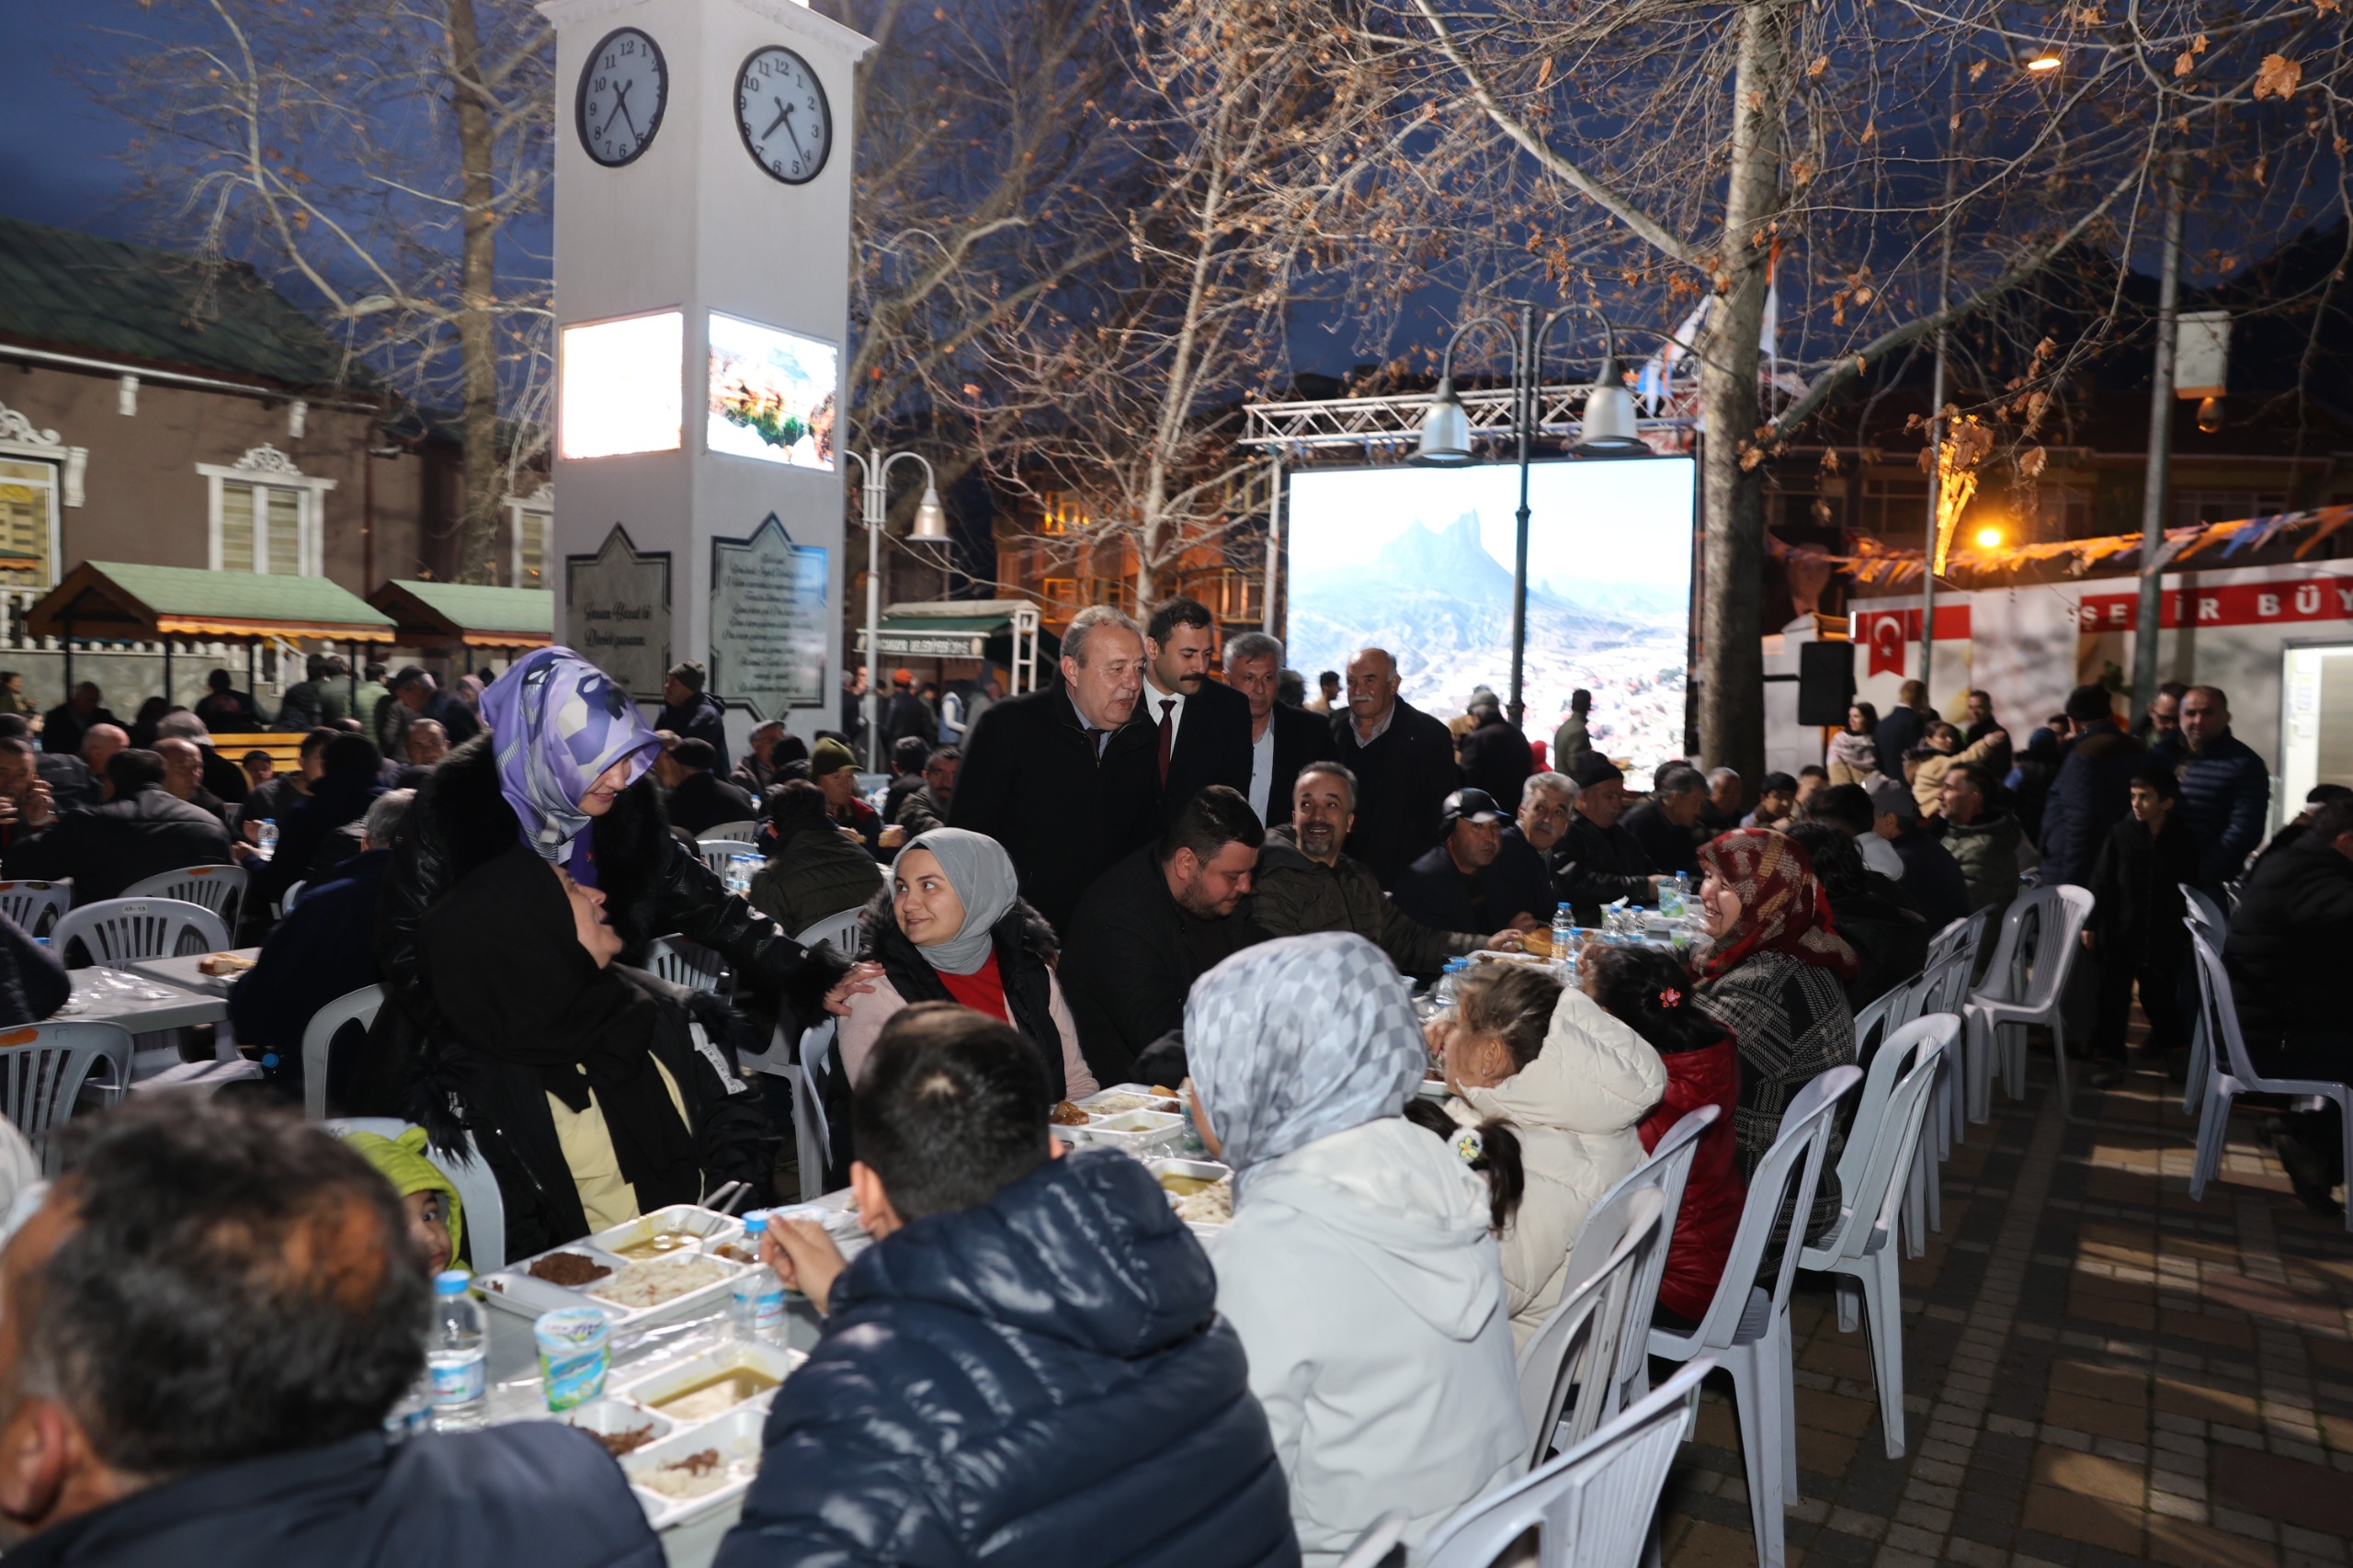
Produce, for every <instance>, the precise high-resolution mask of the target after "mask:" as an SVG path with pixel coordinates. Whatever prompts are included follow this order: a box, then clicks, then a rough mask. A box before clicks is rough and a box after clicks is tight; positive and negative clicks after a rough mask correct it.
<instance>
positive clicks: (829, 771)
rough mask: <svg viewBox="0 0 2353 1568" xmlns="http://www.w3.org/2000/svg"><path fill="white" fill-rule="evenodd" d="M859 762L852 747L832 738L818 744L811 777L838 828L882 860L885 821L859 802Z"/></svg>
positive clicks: (812, 761) (810, 764) (811, 762)
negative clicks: (853, 754) (822, 793)
mask: <svg viewBox="0 0 2353 1568" xmlns="http://www.w3.org/2000/svg"><path fill="white" fill-rule="evenodd" d="M857 769H858V758H856V757H855V756H851V755H850V749H849V747H847V746H846V745H844V744H842V743H841V742H839V741H837V740H835V739H834V738H833V737H832V736H831V735H828V736H826V737H825V738H824V740H822V741H819V742H818V743H817V748H816V749H815V750H814V751H813V752H811V753H810V754H809V777H810V778H811V779H813V781H814V782H815V783H816V786H817V788H818V789H820V790H824V794H825V813H826V814H827V815H828V816H830V817H832V818H833V819H834V825H835V826H836V827H838V828H840V829H841V830H842V831H843V832H844V833H847V834H849V835H852V836H853V837H855V838H857V840H858V842H859V843H861V844H863V845H865V846H866V847H867V849H868V850H869V851H870V852H871V853H872V854H873V855H874V856H875V858H878V859H880V858H881V851H882V817H881V813H880V812H876V811H875V809H874V808H873V807H872V806H870V805H868V804H867V803H866V802H865V801H861V800H859V799H858V771H857Z"/></svg>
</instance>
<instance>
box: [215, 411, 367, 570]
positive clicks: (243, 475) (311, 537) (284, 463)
mask: <svg viewBox="0 0 2353 1568" xmlns="http://www.w3.org/2000/svg"><path fill="white" fill-rule="evenodd" d="M196 471H197V472H199V473H200V474H202V475H203V476H204V479H205V483H206V484H207V486H208V488H209V490H210V508H211V529H210V547H209V552H210V560H209V562H208V564H210V567H211V569H212V570H213V571H215V572H253V573H257V574H263V575H266V576H273V577H318V576H324V574H325V572H326V565H325V551H324V548H323V547H322V543H321V539H322V535H323V534H324V513H325V509H326V507H325V503H326V493H327V492H328V491H330V490H333V489H334V488H335V481H334V480H332V479H313V478H312V477H310V476H309V475H307V474H305V473H303V472H302V471H301V469H299V468H297V467H295V466H294V460H293V459H291V458H290V457H288V456H287V455H286V454H285V453H284V452H281V451H279V450H278V449H277V448H276V447H273V446H270V445H268V444H267V443H266V442H265V443H264V444H263V445H261V446H258V447H256V448H254V449H253V450H251V451H249V452H247V453H246V454H245V455H244V457H242V458H239V459H238V460H236V462H235V463H233V464H232V465H229V466H227V467H222V466H221V465H220V464H217V463H199V464H197V468H196Z"/></svg>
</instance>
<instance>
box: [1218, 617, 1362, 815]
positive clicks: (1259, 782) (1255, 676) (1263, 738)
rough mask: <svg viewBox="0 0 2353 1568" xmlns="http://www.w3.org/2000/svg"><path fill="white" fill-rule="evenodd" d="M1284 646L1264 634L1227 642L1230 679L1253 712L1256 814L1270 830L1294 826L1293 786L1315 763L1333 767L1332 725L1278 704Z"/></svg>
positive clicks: (1253, 804)
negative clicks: (1329, 764)
mask: <svg viewBox="0 0 2353 1568" xmlns="http://www.w3.org/2000/svg"><path fill="white" fill-rule="evenodd" d="M1282 673H1283V645H1282V643H1281V642H1279V641H1278V640H1277V639H1275V638H1272V637H1269V636H1267V634H1266V633H1265V632H1263V631H1237V632H1235V633H1234V634H1233V636H1231V637H1229V638H1227V639H1226V640H1225V678H1226V680H1227V681H1228V682H1229V683H1230V684H1231V685H1232V686H1233V689H1234V690H1236V691H1238V692H1240V693H1241V694H1242V699H1243V700H1244V701H1245V702H1246V703H1247V704H1248V705H1249V708H1250V788H1249V789H1248V790H1246V791H1245V793H1246V794H1247V795H1248V796H1249V798H1250V809H1251V810H1252V811H1254V812H1257V813H1258V820H1259V821H1260V822H1262V823H1264V824H1267V826H1268V827H1280V826H1282V825H1283V824H1286V823H1288V822H1290V794H1291V786H1292V785H1293V784H1294V783H1296V782H1297V781H1298V779H1299V770H1300V769H1301V768H1302V767H1306V766H1307V765H1308V764H1309V763H1311V762H1328V761H1330V760H1331V759H1332V756H1333V754H1334V753H1335V752H1336V751H1337V750H1338V749H1339V748H1338V747H1336V746H1335V745H1334V744H1332V726H1331V723H1330V722H1329V721H1327V720H1324V719H1322V718H1319V717H1318V716H1316V715H1315V714H1313V713H1310V712H1307V711H1304V710H1301V709H1298V708H1294V707H1292V706H1291V705H1290V704H1289V703H1287V702H1282V701H1279V700H1278V699H1277V693H1278V688H1279V687H1280V686H1281V684H1282Z"/></svg>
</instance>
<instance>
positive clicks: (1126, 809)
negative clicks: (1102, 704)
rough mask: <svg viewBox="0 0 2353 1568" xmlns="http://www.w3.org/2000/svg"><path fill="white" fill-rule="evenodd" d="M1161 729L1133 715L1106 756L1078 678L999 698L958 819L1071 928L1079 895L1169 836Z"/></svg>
mask: <svg viewBox="0 0 2353 1568" xmlns="http://www.w3.org/2000/svg"><path fill="white" fill-rule="evenodd" d="M1159 755H1160V738H1159V732H1158V731H1156V730H1154V728H1153V727H1152V726H1150V725H1149V724H1145V723H1142V722H1134V721H1131V722H1129V723H1128V724H1127V725H1126V726H1125V727H1123V728H1121V729H1120V730H1118V731H1116V732H1114V733H1113V734H1112V736H1111V738H1110V740H1109V741H1108V743H1107V744H1105V745H1104V747H1103V752H1102V756H1101V757H1100V759H1099V760H1098V759H1097V756H1096V749H1095V741H1094V739H1093V738H1092V737H1091V736H1090V735H1088V733H1086V731H1085V730H1084V729H1082V728H1080V727H1079V722H1078V710H1077V709H1076V708H1074V707H1073V706H1072V705H1071V699H1070V689H1069V687H1065V686H1064V685H1063V684H1062V683H1061V682H1059V681H1057V682H1056V683H1055V684H1054V685H1052V686H1050V687H1047V688H1046V689H1045V690H1043V691H1033V692H1030V693H1029V695H1027V696H1024V697H1015V698H1008V699H1006V700H1005V701H1003V702H999V703H995V704H994V705H992V706H991V707H990V709H989V710H988V711H987V712H986V713H983V714H982V715H981V718H980V721H979V722H977V723H975V724H974V725H973V726H972V738H971V739H970V740H968V741H967V742H966V743H965V744H964V766H963V769H962V771H961V772H960V773H959V774H958V775H957V777H956V794H955V798H954V799H953V800H951V801H949V808H948V824H949V826H950V827H963V828H970V829H972V831H973V832H974V833H985V834H987V835H989V836H990V837H991V838H994V839H995V840H996V841H997V842H998V843H999V844H1001V845H1003V846H1005V852H1006V854H1007V855H1008V856H1010V857H1012V858H1013V868H1014V869H1015V870H1016V871H1017V872H1019V873H1020V877H1021V896H1022V897H1023V898H1026V899H1028V900H1029V902H1030V903H1032V904H1033V905H1035V906H1036V907H1037V910H1038V913H1039V914H1040V915H1044V916H1045V917H1046V918H1047V919H1048V920H1050V921H1051V922H1053V926H1054V929H1055V930H1057V931H1068V930H1069V929H1070V917H1071V912H1072V911H1073V910H1074V909H1076V908H1077V907H1078V898H1079V895H1080V894H1081V893H1083V892H1086V890H1087V888H1088V887H1089V886H1090V885H1091V884H1092V883H1093V882H1094V881H1095V879H1096V878H1097V877H1099V876H1101V875H1102V874H1103V873H1104V872H1106V871H1108V870H1109V869H1111V866H1112V863H1113V862H1114V861H1116V860H1118V859H1119V858H1120V856H1122V855H1125V854H1126V853H1127V852H1128V851H1129V850H1131V849H1133V848H1134V847H1135V846H1137V845H1139V844H1142V843H1144V842H1146V841H1148V840H1151V839H1156V838H1158V837H1159V836H1160V826H1161V823H1160V764H1159Z"/></svg>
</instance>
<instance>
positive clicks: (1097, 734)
mask: <svg viewBox="0 0 2353 1568" xmlns="http://www.w3.org/2000/svg"><path fill="white" fill-rule="evenodd" d="M1068 695H1069V697H1070V710H1071V712H1072V713H1074V714H1075V715H1076V716H1077V718H1078V727H1079V728H1080V729H1082V730H1085V731H1086V733H1087V734H1088V735H1090V736H1091V737H1093V739H1094V741H1095V760H1096V761H1097V762H1100V761H1102V760H1103V748H1104V747H1105V746H1108V745H1109V744H1111V736H1112V734H1113V733H1115V732H1113V731H1110V730H1098V729H1097V728H1096V727H1095V725H1094V724H1093V723H1092V722H1090V721H1089V720H1088V719H1087V717H1086V710H1085V709H1083V708H1081V707H1080V706H1079V705H1078V696H1077V694H1076V693H1074V692H1073V693H1070V694H1068Z"/></svg>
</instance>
